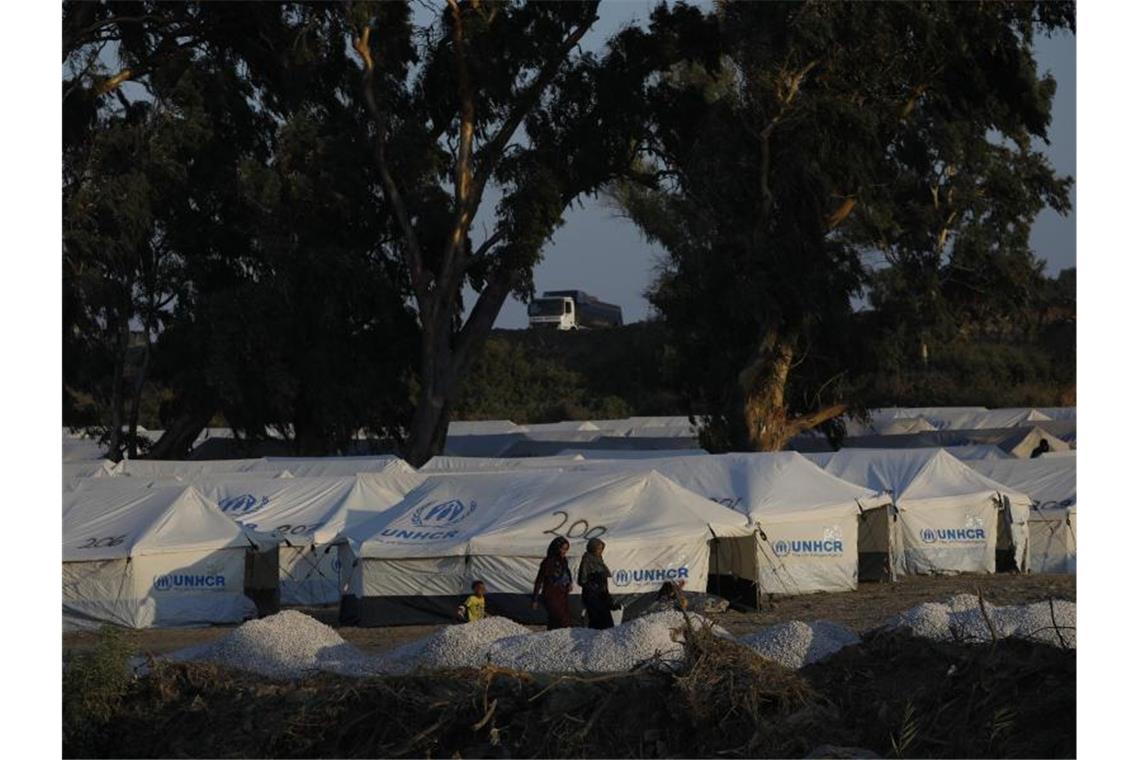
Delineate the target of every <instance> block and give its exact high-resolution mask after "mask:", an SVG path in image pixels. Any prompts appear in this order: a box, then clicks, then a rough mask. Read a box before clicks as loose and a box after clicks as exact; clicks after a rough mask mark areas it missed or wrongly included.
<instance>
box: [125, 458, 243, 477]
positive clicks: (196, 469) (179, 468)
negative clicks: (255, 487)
mask: <svg viewBox="0 0 1140 760" xmlns="http://www.w3.org/2000/svg"><path fill="white" fill-rule="evenodd" d="M264 461H265V460H264V459H201V460H194V461H184V460H173V459H169V460H168V459H124V460H123V461H121V462H119V464H118V465H117V466H116V467H115V473H114V474H115V475H116V476H118V477H132V478H152V479H154V478H180V477H187V476H189V477H195V476H197V475H204V474H208V473H213V472H247V471H249V470H253V469H254V468H256V467H257V466H258V465H259V464H260V463H262V462H264Z"/></svg>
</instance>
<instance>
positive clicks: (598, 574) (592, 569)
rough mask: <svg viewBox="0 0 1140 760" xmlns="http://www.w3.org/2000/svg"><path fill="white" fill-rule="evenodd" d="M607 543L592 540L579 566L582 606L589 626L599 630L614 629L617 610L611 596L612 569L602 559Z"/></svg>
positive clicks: (587, 545) (596, 539)
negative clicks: (614, 614)
mask: <svg viewBox="0 0 1140 760" xmlns="http://www.w3.org/2000/svg"><path fill="white" fill-rule="evenodd" d="M605 550H606V543H605V541H602V539H600V538H591V539H590V540H589V541H588V542H587V543H586V553H585V554H583V555H582V562H581V564H579V565H578V585H579V586H581V587H582V604H583V605H584V606H585V608H586V616H587V618H588V619H589V626H590V627H591V628H594V629H597V630H603V629H605V628H613V627H614V616H613V612H612V611H613V610H615V609H617V605H615V604H614V600H613V597H612V596H610V569H609V568H608V567H606V563H605V560H603V559H602V552H604V551H605Z"/></svg>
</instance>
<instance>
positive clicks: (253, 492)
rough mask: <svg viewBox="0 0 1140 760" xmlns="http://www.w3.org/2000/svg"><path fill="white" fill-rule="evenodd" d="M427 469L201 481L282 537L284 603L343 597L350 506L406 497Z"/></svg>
mask: <svg viewBox="0 0 1140 760" xmlns="http://www.w3.org/2000/svg"><path fill="white" fill-rule="evenodd" d="M421 480H422V478H421V477H419V476H418V475H415V474H414V473H413V474H411V475H409V474H407V473H403V472H398V471H391V472H385V473H365V474H361V475H359V476H352V477H334V478H286V479H276V480H265V479H263V480H259V481H252V480H249V479H246V478H243V479H239V480H230V479H229V478H228V477H227V476H225V475H221V476H217V477H216V478H202V479H199V480H196V481H195V486H196V487H198V488H199V489H200V490H201V491H202V492H203V493H204V494H205V495H206V497H207V498H208V499H209V500H210V501H211V502H213V503H214V504H216V505H217V507H218V509H220V510H221V511H222V512H224V513H225V514H226V515H228V516H229V517H230V518H232V519H233V520H235V521H237V522H239V523H240V524H242V525H244V526H245V527H247V528H250V529H254V530H258V531H261V532H265V533H270V534H272V535H273V536H275V537H276V538H278V539H279V540H280V541H281V549H280V575H279V578H280V586H281V604H284V605H329V604H337V603H338V602H339V601H340V596H341V576H340V573H341V564H340V552H339V549H338V544H339V542H340V538H339V537H340V533H341V531H342V530H344V529H345V527H346V525H347V521H348V516H349V513H350V512H351V513H352V514H353V515H355V516H356V517H357V518H358V519H360V518H362V517H363V516H364V515H370V514H372V513H373V512H377V511H380V510H383V509H387V508H388V507H390V506H392V505H393V504H396V503H398V502H399V501H400V500H401V499H403V497H404V495H405V494H407V493H408V491H410V490H412V488H414V487H415V486H416V485H417V484H418V483H419V482H420V481H421Z"/></svg>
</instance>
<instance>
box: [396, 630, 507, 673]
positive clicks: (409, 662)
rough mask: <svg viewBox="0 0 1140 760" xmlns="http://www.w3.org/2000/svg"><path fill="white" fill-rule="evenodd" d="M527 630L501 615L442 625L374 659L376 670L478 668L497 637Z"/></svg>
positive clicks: (483, 663)
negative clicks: (471, 621) (422, 636)
mask: <svg viewBox="0 0 1140 760" xmlns="http://www.w3.org/2000/svg"><path fill="white" fill-rule="evenodd" d="M528 634H530V629H529V628H527V627H526V626H522V625H519V624H518V623H516V622H514V621H512V620H508V619H507V618H504V617H488V618H484V619H482V620H477V621H475V622H473V623H464V624H463V625H451V626H447V627H446V628H441V629H439V630H438V631H436V632H435V633H433V634H431V635H430V636H425V637H424V638H422V639H417V640H416V641H412V642H409V643H407V644H404V645H403V646H400V647H397V648H395V649H393V650H391V651H388V652H385V653H384V654H382V655H380V656H379V657H378V658H376V659H375V662H374V667H375V668H376V669H377V671H378V672H382V673H390V674H402V673H408V672H411V671H412V670H416V669H421V670H439V669H443V668H477V667H480V666H481V665H485V664H487V659H488V654H489V650H490V648H491V646H492V645H493V644H495V643H496V642H498V641H499V640H500V639H504V638H508V637H518V636H526V635H528Z"/></svg>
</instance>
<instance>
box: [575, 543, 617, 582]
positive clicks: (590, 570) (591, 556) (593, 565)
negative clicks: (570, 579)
mask: <svg viewBox="0 0 1140 760" xmlns="http://www.w3.org/2000/svg"><path fill="white" fill-rule="evenodd" d="M605 545H606V544H605V542H604V541H602V540H601V539H600V538H591V539H590V540H589V541H588V542H587V543H586V553H585V554H583V555H582V564H580V565H578V585H579V586H583V587H585V585H586V583H587V582H588V581H589V580H590V578H591V577H593V576H596V575H598V574H599V573H600V574H601V575H602V577H603V578H609V577H610V576H611V573H610V569H609V568H608V567H606V563H605V560H603V559H602V558H601V557H600V556H598V554H597V553H596V552H595V551H594V550H595V549H597V548H598V547H602V546H605Z"/></svg>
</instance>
